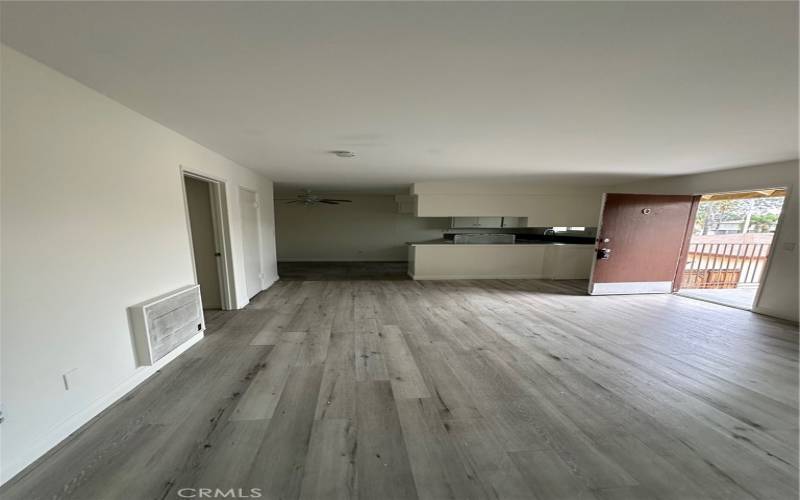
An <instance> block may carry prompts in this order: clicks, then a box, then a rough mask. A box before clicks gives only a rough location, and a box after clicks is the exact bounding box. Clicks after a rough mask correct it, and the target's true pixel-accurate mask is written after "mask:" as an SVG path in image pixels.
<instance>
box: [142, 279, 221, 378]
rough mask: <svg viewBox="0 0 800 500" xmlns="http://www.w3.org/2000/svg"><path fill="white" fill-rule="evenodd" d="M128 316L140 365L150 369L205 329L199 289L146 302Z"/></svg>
mask: <svg viewBox="0 0 800 500" xmlns="http://www.w3.org/2000/svg"><path fill="white" fill-rule="evenodd" d="M128 312H129V314H130V318H131V327H132V328H133V337H134V340H135V343H136V354H137V360H138V363H139V365H152V364H153V363H155V362H156V361H158V360H159V359H161V358H163V357H164V356H165V355H167V354H168V353H169V352H170V351H172V350H173V349H175V348H176V347H178V346H180V345H181V344H183V343H184V342H186V341H187V340H189V339H191V338H192V337H194V336H195V335H197V333H198V332H202V331H203V330H205V328H206V325H205V322H204V321H203V306H202V303H201V302H200V286H199V285H190V286H187V287H183V288H180V289H178V290H175V291H174V292H170V293H167V294H164V295H160V296H158V297H155V298H153V299H150V300H146V301H144V302H141V303H139V304H136V305H135V306H131V307H130V308H128Z"/></svg>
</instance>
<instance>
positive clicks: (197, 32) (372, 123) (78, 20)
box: [2, 2, 798, 189]
mask: <svg viewBox="0 0 800 500" xmlns="http://www.w3.org/2000/svg"><path fill="white" fill-rule="evenodd" d="M2 39H3V42H4V43H6V44H8V45H10V46H12V47H14V48H16V49H17V50H20V51H21V52H23V53H26V54H28V55H30V56H32V57H34V58H36V59H38V60H40V61H42V62H44V63H45V64H47V65H49V66H52V67H54V68H56V69H58V70H60V71H62V72H63V73H66V74H67V75H69V76H71V77H73V78H75V79H76V80H78V81H80V82H83V83H84V84H86V85H88V86H90V87H92V88H94V89H96V90H98V91H100V92H102V93H104V94H106V95H108V96H110V97H111V98H113V99H115V100H117V101H119V102H121V103H123V104H125V105H127V106H128V107H130V108H132V109H134V110H136V111H138V112H140V113H142V114H144V115H146V116H148V117H150V118H152V119H154V120H156V121H158V122H160V123H162V124H164V125H166V126H168V127H170V128H172V129H174V130H176V131H178V132H180V133H182V134H184V135H186V136H188V137H190V138H192V139H194V140H196V141H197V142H199V143H201V144H203V145H205V146H207V147H209V148H211V149H213V150H215V151H217V152H219V153H221V154H223V155H225V156H227V157H229V158H231V159H233V160H235V161H237V162H239V163H240V164H242V165H245V166H248V167H251V168H253V169H256V170H260V171H262V172H264V173H266V174H268V175H269V176H270V177H271V178H273V179H274V180H276V181H279V182H283V183H289V184H291V185H303V186H310V187H327V188H331V187H337V188H356V189H357V188H359V187H361V188H365V187H370V188H377V187H384V188H385V187H387V186H392V185H400V184H408V183H411V182H414V181H421V180H431V179H444V178H479V177H491V178H505V180H508V179H514V178H520V179H523V178H524V179H547V180H552V181H568V182H580V183H596V182H608V181H617V180H623V179H627V178H634V177H641V176H650V175H666V174H680V173H690V172H699V171H704V170H714V169H720V168H726V167H731V166H740V165H748V164H755V163H765V162H770V161H778V160H785V159H792V158H797V156H798V146H797V137H798V125H797V110H798V101H797V99H798V89H797V84H798V60H797V58H798V50H797V4H796V3H794V2H786V3H769V2H757V3H748V2H737V3H729V2H710V3H692V2H674V3H646V2H645V3H642V2H620V3H591V2H590V3H582V2H581V3H571V2H570V3H508V4H506V3H497V2H490V3H400V2H397V3H391V2H378V3H328V2H321V3H293V2H289V3H255V2H245V3H230V2H223V3H193V2H178V3H157V2H156V3H138V2H134V3H114V2H111V3H72V2H57V3H52V4H48V3H39V2H29V3H20V4H14V3H4V4H3V6H2ZM334 149H350V150H353V151H355V152H357V153H358V158H356V159H341V158H336V157H334V156H333V155H330V154H328V153H327V152H328V151H330V150H334Z"/></svg>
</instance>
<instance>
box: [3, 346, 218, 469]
mask: <svg viewBox="0 0 800 500" xmlns="http://www.w3.org/2000/svg"><path fill="white" fill-rule="evenodd" d="M203 336H204V333H203V332H199V333H198V334H197V335H195V336H194V337H192V338H190V339H189V340H187V341H186V342H184V343H183V344H181V345H180V346H178V347H176V348H175V349H174V350H173V351H171V352H170V353H169V354H167V355H166V356H164V357H163V358H161V359H159V360H158V361H156V362H155V363H154V364H152V365H150V366H140V367H138V368H137V369H136V371H135V372H134V374H133V376H132V377H130V378H129V379H128V380H126V381H125V382H123V383H122V384H120V385H119V386H117V387H116V388H115V389H114V390H112V391H111V392H110V393H108V394H106V395H105V396H103V397H101V398H99V399H96V400H95V401H94V402H92V403H91V404H90V405H89V406H88V407H86V408H85V409H83V410H81V411H79V412H78V413H75V414H73V415H72V416H70V417H68V418H67V419H66V420H64V421H63V422H61V423H60V424H57V425H56V426H55V427H53V428H52V429H51V430H50V431H49V432H47V433H46V434H45V435H44V436H43V437H42V438H41V439H39V440H38V441H37V442H36V443H34V444H33V446H31V448H30V449H29V450H28V452H27V453H26V454H25V455H24V456H22V457H17V458H16V460H14V461H13V462H7V461H4V462H3V464H2V468H0V484H3V483H5V482H6V481H8V480H10V479H12V478H13V477H14V476H16V475H17V474H19V473H20V472H22V471H23V470H24V469H25V468H26V467H28V466H29V465H31V464H32V463H34V462H35V461H36V460H38V459H39V458H41V457H42V456H43V455H45V454H46V453H47V452H48V451H50V450H51V449H53V448H55V447H56V446H58V445H59V444H60V443H61V442H62V441H64V440H65V439H67V438H69V437H70V435H72V433H74V432H75V431H77V430H78V429H80V428H81V427H82V426H83V425H84V424H86V423H87V422H89V421H90V420H92V419H93V418H94V417H96V416H97V415H99V414H100V413H101V412H103V411H104V410H105V409H107V408H108V407H110V406H111V405H113V404H114V403H116V402H117V401H119V400H120V399H122V398H123V397H124V396H125V395H126V394H128V393H129V392H130V391H132V390H133V389H135V388H136V387H137V386H138V385H139V384H141V383H142V382H144V381H145V380H147V379H148V378H150V377H151V376H152V375H153V374H155V373H156V372H157V371H158V370H160V369H162V368H163V367H164V366H165V365H166V364H167V363H169V362H170V361H172V360H174V359H175V358H177V357H178V356H180V355H181V353H183V352H184V351H186V350H187V349H189V348H190V347H192V346H193V345H194V344H196V343H198V342H199V341H201V340H202V339H203Z"/></svg>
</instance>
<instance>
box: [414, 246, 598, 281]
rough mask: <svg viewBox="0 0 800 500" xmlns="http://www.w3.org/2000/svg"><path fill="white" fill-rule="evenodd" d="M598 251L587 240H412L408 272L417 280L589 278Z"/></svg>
mask: <svg viewBox="0 0 800 500" xmlns="http://www.w3.org/2000/svg"><path fill="white" fill-rule="evenodd" d="M594 255H595V254H594V245H592V244H587V243H562V242H553V241H536V240H533V241H524V240H523V241H518V242H516V243H476V244H472V243H465V244H455V243H453V242H452V241H450V240H444V239H441V240H430V241H422V242H417V243H409V245H408V264H409V265H408V274H409V275H410V276H411V277H412V278H413V279H415V280H441V279H588V278H589V274H590V273H591V269H592V262H593V259H594Z"/></svg>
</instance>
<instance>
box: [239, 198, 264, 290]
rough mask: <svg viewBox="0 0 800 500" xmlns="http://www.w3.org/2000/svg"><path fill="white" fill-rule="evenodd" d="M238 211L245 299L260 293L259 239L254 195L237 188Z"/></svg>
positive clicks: (256, 205) (256, 202) (256, 200)
mask: <svg viewBox="0 0 800 500" xmlns="http://www.w3.org/2000/svg"><path fill="white" fill-rule="evenodd" d="M239 209H240V212H241V214H242V247H243V249H244V274H245V276H244V279H245V284H246V285H247V298H252V297H253V296H254V295H256V294H257V293H258V292H260V291H261V238H260V237H259V235H258V199H257V198H256V193H254V192H253V191H250V190H249V189H244V188H239Z"/></svg>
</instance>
